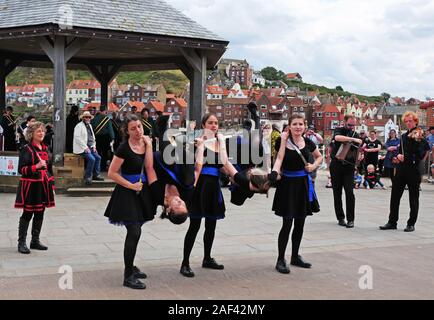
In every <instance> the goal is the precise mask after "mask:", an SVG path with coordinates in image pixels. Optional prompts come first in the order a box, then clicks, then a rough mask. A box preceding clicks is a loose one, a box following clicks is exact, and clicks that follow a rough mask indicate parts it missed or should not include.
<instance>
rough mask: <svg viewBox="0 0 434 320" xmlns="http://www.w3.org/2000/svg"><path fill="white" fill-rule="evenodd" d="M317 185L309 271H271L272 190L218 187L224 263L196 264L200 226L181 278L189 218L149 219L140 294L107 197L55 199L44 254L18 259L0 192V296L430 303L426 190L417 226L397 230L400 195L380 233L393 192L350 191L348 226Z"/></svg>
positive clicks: (430, 205) (430, 193)
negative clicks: (126, 282)
mask: <svg viewBox="0 0 434 320" xmlns="http://www.w3.org/2000/svg"><path fill="white" fill-rule="evenodd" d="M325 182H326V177H325V176H324V175H320V176H319V181H318V182H317V193H318V197H319V199H320V203H321V212H320V213H318V214H316V215H314V216H312V217H309V218H308V220H307V223H306V227H305V234H304V238H303V241H302V244H301V250H300V253H301V254H302V255H303V257H304V258H305V259H306V260H307V261H309V262H311V263H312V264H313V268H312V269H308V270H307V269H300V268H296V267H292V268H291V273H290V274H289V275H281V274H279V273H277V272H276V271H275V269H274V266H275V263H276V257H277V235H278V232H279V230H280V225H281V220H280V219H279V218H278V217H277V216H275V215H274V214H273V213H272V212H271V205H272V199H273V194H274V191H272V192H270V195H269V197H268V198H266V197H265V196H263V195H255V197H254V198H253V199H252V200H250V201H247V202H246V205H245V206H243V207H236V206H233V205H232V204H230V203H229V193H228V191H227V190H224V196H225V199H226V204H227V213H226V219H224V220H223V221H219V222H218V224H217V231H216V236H215V242H214V246H213V256H214V257H215V258H216V260H217V261H218V262H221V263H223V264H224V265H225V269H224V270H223V271H216V270H209V269H202V268H201V261H202V257H203V245H202V239H201V237H202V234H203V228H202V229H201V231H200V232H199V235H198V237H197V242H196V244H195V247H194V249H193V252H192V258H191V267H192V269H193V270H194V271H195V273H196V277H195V278H193V279H188V278H184V277H183V276H182V275H180V273H179V267H180V262H181V260H182V249H183V239H184V235H185V232H186V230H187V228H188V223H185V224H184V225H181V226H175V225H172V224H171V223H169V222H168V221H162V220H160V219H158V218H156V219H155V220H154V221H152V222H149V223H147V224H146V225H145V226H144V227H143V233H142V237H141V240H140V244H139V248H138V251H137V258H136V262H135V264H136V265H137V266H138V267H140V268H141V269H142V271H145V272H146V273H147V274H148V279H146V280H145V283H146V284H147V289H146V290H144V291H134V290H131V289H128V288H124V287H123V286H122V280H123V279H122V277H123V241H124V237H125V230H124V229H123V228H122V227H115V226H112V225H110V224H108V223H107V221H106V219H105V218H104V217H103V212H104V209H105V207H106V205H107V203H108V198H106V197H99V198H88V197H83V198H70V197H67V196H58V197H57V199H56V201H57V207H56V208H53V209H49V210H47V212H46V220H45V222H44V226H43V231H42V237H41V240H42V242H43V243H44V244H46V245H48V246H49V250H48V251H46V252H37V251H33V252H32V253H31V254H30V255H21V254H19V253H18V252H17V249H16V244H17V227H18V219H19V215H20V212H19V211H18V210H15V209H12V206H13V201H14V195H12V194H0V259H1V260H0V299H434V271H433V270H434V254H433V252H434V201H433V199H434V186H433V185H429V184H427V183H424V184H422V192H421V196H420V212H419V220H418V223H417V225H416V231H415V232H413V233H405V232H403V228H404V227H405V222H406V220H407V218H408V212H409V207H408V193H407V192H405V194H404V196H403V199H402V201H401V214H400V218H401V219H400V221H399V226H398V230H393V231H380V230H378V226H379V225H382V224H384V223H386V222H387V216H388V207H389V200H390V190H391V189H387V190H364V189H361V190H356V191H355V193H356V221H355V226H356V227H355V228H354V229H346V228H343V227H340V226H338V225H337V223H336V219H335V216H334V210H333V196H332V190H331V189H326V188H324V186H325ZM385 182H386V185H390V182H389V181H388V180H387V179H386V180H385ZM290 249H291V248H290V245H289V246H288V250H287V252H288V255H287V259H288V260H289V259H290ZM65 265H66V266H70V267H71V268H72V270H73V274H72V279H73V282H72V283H73V289H72V290H61V289H60V288H59V280H60V279H61V277H62V274H60V273H59V268H61V267H62V266H65ZM359 272H360V273H359ZM369 275H372V278H369V277H368V276H369ZM365 280H366V281H365ZM371 280H372V282H371ZM371 284H372V289H369V288H368V289H361V287H362V288H364V287H366V286H367V287H370V285H371Z"/></svg>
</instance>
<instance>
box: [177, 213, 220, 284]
mask: <svg viewBox="0 0 434 320" xmlns="http://www.w3.org/2000/svg"><path fill="white" fill-rule="evenodd" d="M201 222H202V219H196V218H190V226H189V228H188V230H187V234H186V235H185V239H184V258H183V260H182V265H181V273H182V274H183V275H184V276H187V277H193V276H194V273H193V272H192V271H191V269H190V254H191V250H192V249H193V245H194V242H195V240H196V236H197V233H198V232H199V229H200V225H201ZM216 225H217V220H213V219H208V218H205V232H204V234H203V243H204V258H203V264H202V267H205V268H211V269H223V265H219V264H217V263H216V262H215V260H214V259H213V258H212V257H211V249H212V244H213V242H214V236H215V229H216Z"/></svg>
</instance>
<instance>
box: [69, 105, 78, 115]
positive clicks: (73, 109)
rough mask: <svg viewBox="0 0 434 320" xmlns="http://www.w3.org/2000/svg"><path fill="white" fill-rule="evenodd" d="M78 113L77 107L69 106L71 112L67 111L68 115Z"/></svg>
mask: <svg viewBox="0 0 434 320" xmlns="http://www.w3.org/2000/svg"><path fill="white" fill-rule="evenodd" d="M77 112H78V106H77V105H76V104H74V105H72V106H71V110H70V111H69V113H72V114H74V113H77Z"/></svg>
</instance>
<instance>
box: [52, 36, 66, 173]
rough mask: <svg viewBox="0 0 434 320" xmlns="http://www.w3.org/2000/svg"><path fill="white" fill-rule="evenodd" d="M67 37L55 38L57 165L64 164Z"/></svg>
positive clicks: (54, 117) (55, 136)
mask: <svg viewBox="0 0 434 320" xmlns="http://www.w3.org/2000/svg"><path fill="white" fill-rule="evenodd" d="M65 42H66V38H65V37H62V36H56V38H55V39H54V61H53V64H54V115H53V121H54V122H53V123H54V145H53V160H54V165H55V166H63V153H64V152H65V135H66V117H65V113H66V111H65V107H66V106H65V100H66V59H65Z"/></svg>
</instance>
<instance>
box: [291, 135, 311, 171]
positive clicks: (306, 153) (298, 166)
mask: <svg viewBox="0 0 434 320" xmlns="http://www.w3.org/2000/svg"><path fill="white" fill-rule="evenodd" d="M303 139H304V143H305V147H304V148H303V149H300V151H301V154H302V155H303V157H304V159H305V160H306V161H308V159H309V158H310V154H311V153H312V152H314V151H315V149H316V148H317V147H316V145H315V143H314V142H312V141H311V140H310V139H307V138H305V137H303ZM304 167H305V164H304V162H303V160H302V159H301V157H300V155H299V154H298V153H297V151H295V150H290V149H288V148H285V157H284V158H283V162H282V170H287V171H299V170H303V169H304Z"/></svg>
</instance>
